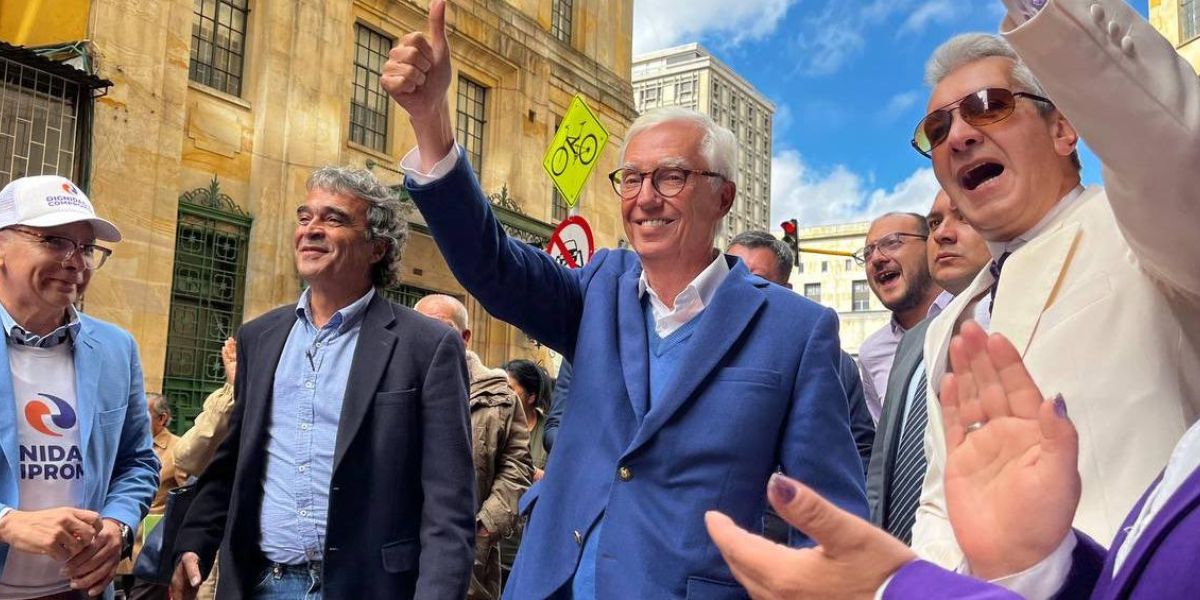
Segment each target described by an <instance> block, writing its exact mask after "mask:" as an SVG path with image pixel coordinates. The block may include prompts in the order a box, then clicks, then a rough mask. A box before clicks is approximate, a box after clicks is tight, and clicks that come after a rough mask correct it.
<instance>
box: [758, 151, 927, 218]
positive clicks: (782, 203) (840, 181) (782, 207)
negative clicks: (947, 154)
mask: <svg viewBox="0 0 1200 600" xmlns="http://www.w3.org/2000/svg"><path fill="white" fill-rule="evenodd" d="M937 191H938V183H937V179H935V178H934V176H933V169H931V168H929V167H924V168H921V169H917V170H916V171H914V172H913V173H912V174H911V175H909V176H908V178H906V179H905V180H904V181H901V182H900V183H898V184H896V185H895V186H893V187H892V188H891V189H883V188H877V187H874V186H873V182H872V181H871V180H870V179H869V178H864V177H863V176H862V175H859V174H858V173H855V172H853V171H851V170H850V169H848V168H846V167H845V166H843V165H837V166H835V167H833V169H831V170H829V171H828V172H819V171H815V170H813V169H812V168H811V167H810V166H809V165H808V164H806V163H805V162H804V159H803V157H801V156H800V153H799V152H796V151H795V150H784V151H782V152H780V153H778V154H776V155H775V156H774V157H773V158H772V159H771V222H772V223H779V222H782V221H785V220H787V219H792V218H795V219H799V220H800V224H801V226H802V227H805V226H810V225H826V224H830V223H849V222H854V221H869V220H871V219H872V218H874V217H876V216H879V215H881V214H883V213H885V212H889V211H911V212H916V213H920V214H925V212H926V211H927V210H928V209H929V206H930V205H931V204H932V203H933V197H934V195H935V194H937Z"/></svg>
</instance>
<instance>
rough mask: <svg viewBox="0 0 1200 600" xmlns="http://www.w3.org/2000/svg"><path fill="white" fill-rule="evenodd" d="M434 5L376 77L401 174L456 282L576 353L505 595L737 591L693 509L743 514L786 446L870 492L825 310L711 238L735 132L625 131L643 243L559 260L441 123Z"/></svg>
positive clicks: (680, 127) (809, 468)
mask: <svg viewBox="0 0 1200 600" xmlns="http://www.w3.org/2000/svg"><path fill="white" fill-rule="evenodd" d="M445 8H446V7H445V4H444V2H440V1H436V0H435V2H433V3H432V5H431V6H430V32H429V34H428V35H426V34H424V33H414V34H410V35H409V36H406V37H405V38H404V39H403V40H402V41H401V43H400V45H399V46H398V47H397V48H395V49H393V50H392V52H391V55H390V59H389V61H388V63H387V65H386V66H385V69H384V73H383V77H382V84H383V86H384V88H385V89H386V90H387V91H388V93H389V94H390V95H391V96H392V97H393V98H394V99H395V100H396V101H397V103H398V104H399V105H400V106H402V107H403V108H404V109H405V111H407V113H408V115H409V117H410V120H411V123H412V125H413V129H414V133H415V134H416V139H417V142H418V147H417V149H416V150H414V151H413V152H410V153H409V155H408V156H407V157H405V159H404V160H403V161H402V165H403V166H404V168H405V169H406V172H407V174H408V179H407V186H408V190H409V192H410V193H411V194H412V196H413V198H414V200H415V202H416V204H417V206H418V208H419V209H420V210H421V213H422V214H423V215H424V217H425V221H426V223H428V225H429V228H430V231H431V232H432V233H433V237H434V239H435V240H436V241H437V243H438V245H439V247H440V248H441V250H442V253H443V254H444V255H445V257H446V260H447V262H448V263H449V265H450V268H451V269H452V270H453V271H454V273H455V275H456V276H457V277H458V279H459V281H460V282H461V283H462V284H463V286H464V287H465V288H466V289H467V290H468V291H470V292H471V293H472V294H473V295H474V296H475V297H476V298H478V299H479V301H480V302H481V303H482V304H483V305H484V307H485V308H487V310H488V311H489V312H490V313H491V314H493V315H495V316H497V317H499V318H501V319H504V320H505V321H508V322H510V323H513V324H514V325H517V326H518V327H520V328H521V329H522V330H524V331H526V332H528V333H530V334H531V335H532V336H533V337H535V338H537V339H538V340H541V341H542V342H544V343H546V344H547V345H548V346H550V347H551V348H553V349H555V350H556V351H559V352H561V353H563V355H564V356H566V358H567V359H569V360H570V361H571V362H572V365H573V366H574V367H575V372H574V381H573V382H572V385H571V392H570V398H569V399H568V402H567V409H566V414H565V415H564V417H563V422H562V428H561V431H560V432H559V435H558V439H557V441H556V444H555V450H554V454H553V456H552V458H551V459H550V462H549V465H548V468H547V470H546V476H545V479H543V480H542V481H541V483H540V485H539V486H536V489H535V490H531V491H530V492H529V493H528V494H527V497H526V498H525V499H524V500H523V504H524V505H525V506H526V507H527V510H528V511H529V512H530V519H529V522H528V525H527V528H526V530H525V534H524V539H523V541H522V544H521V550H520V552H519V553H518V556H517V558H516V563H515V565H514V568H513V573H512V576H511V578H510V579H509V583H508V586H507V589H506V590H505V597H507V598H521V599H526V598H547V597H572V598H576V599H585V598H586V599H591V598H656V599H657V598H710V599H711V598H744V597H745V596H746V592H745V590H744V589H743V588H741V586H739V585H738V584H737V583H736V582H735V581H734V580H733V577H732V576H731V574H730V572H729V570H728V568H727V567H726V566H725V565H724V564H723V562H722V561H721V559H720V556H719V555H718V553H717V550H716V548H715V547H714V546H713V545H712V543H711V542H710V541H709V539H708V537H707V535H706V534H705V530H704V519H703V515H704V511H706V510H710V509H716V508H719V509H720V510H722V511H724V512H726V514H729V515H731V516H732V517H733V518H734V519H735V520H737V521H738V522H739V523H742V524H743V525H746V526H750V525H751V524H752V523H753V522H755V521H756V520H757V519H758V518H759V517H760V516H761V515H762V512H763V509H764V508H765V500H764V498H763V494H762V489H763V486H764V485H765V484H766V482H767V480H768V478H769V477H770V476H771V473H772V472H773V471H774V469H775V467H776V465H782V467H783V470H784V471H785V472H786V473H788V474H790V475H792V476H794V477H797V478H799V479H800V480H802V481H805V482H807V483H808V484H809V485H811V486H813V487H814V488H816V489H819V490H821V492H822V493H823V494H825V495H826V497H829V498H832V501H833V502H834V503H836V504H838V505H839V506H841V507H843V508H845V509H847V510H849V511H851V512H853V513H856V514H860V515H865V514H866V512H867V509H866V492H865V484H864V477H863V468H862V461H861V460H860V459H859V457H858V453H857V451H856V449H855V444H854V439H853V437H852V436H851V433H850V427H849V416H848V408H847V402H846V396H845V392H844V391H843V390H842V385H841V383H840V379H839V376H838V372H839V362H840V355H839V350H838V335H837V317H836V315H835V314H834V312H833V311H832V310H829V309H825V308H822V307H820V306H818V305H816V304H813V303H812V302H809V301H807V300H805V299H804V298H801V297H800V296H798V295H797V294H795V293H792V292H790V291H788V290H786V289H784V288H782V287H779V286H775V285H771V284H769V283H767V282H766V281H765V280H763V279H761V278H759V277H755V276H752V275H751V274H750V273H749V272H748V271H747V270H746V267H745V265H744V264H742V263H741V262H739V261H737V260H736V259H733V258H732V257H727V256H725V255H723V254H721V253H720V252H718V251H717V250H715V249H714V248H713V240H714V239H715V235H716V233H717V230H718V228H719V226H720V223H721V219H722V217H724V216H725V214H726V213H727V212H728V211H729V209H730V206H731V205H732V204H733V200H734V195H735V192H736V186H735V185H734V182H733V181H732V178H733V172H734V164H735V160H736V143H735V141H734V138H733V135H732V134H731V133H730V132H729V131H728V130H727V129H725V128H722V127H720V126H718V125H716V124H715V123H713V122H712V121H711V120H710V119H709V118H708V117H706V116H704V115H701V114H699V113H695V112H692V111H686V110H679V109H676V110H669V111H663V112H658V113H653V114H648V115H646V116H644V117H642V118H640V119H638V120H637V121H636V122H635V123H634V124H633V125H632V127H631V128H630V131H629V132H628V134H627V136H626V145H625V148H624V149H623V152H622V160H621V165H622V166H621V167H620V168H619V169H617V170H616V171H615V172H613V173H612V175H611V179H612V184H613V188H614V190H615V192H616V194H617V195H618V196H619V200H618V199H614V200H615V201H619V202H621V209H622V217H623V221H624V227H625V233H626V235H627V237H628V239H629V241H630V243H631V245H632V247H633V248H634V250H635V251H636V252H630V251H623V250H616V251H607V250H601V251H599V252H597V253H596V255H595V256H594V257H593V258H592V260H591V262H589V263H588V264H587V266H586V267H585V268H583V269H579V270H569V269H565V268H561V267H560V266H558V265H557V264H556V263H555V262H554V261H553V260H552V259H550V257H548V256H547V255H545V254H544V253H542V252H539V251H537V250H536V249H533V248H531V247H530V246H528V245H526V244H524V243H522V242H520V241H518V240H513V239H510V238H508V237H507V236H505V234H504V233H503V230H502V229H501V228H500V224H499V222H498V221H497V220H496V218H495V217H494V215H493V214H492V213H491V211H490V209H489V208H488V202H487V200H486V199H485V197H484V195H483V193H482V191H481V190H480V188H479V185H478V183H477V182H476V180H475V178H474V177H473V176H472V171H471V167H470V165H469V164H468V163H467V160H466V158H465V157H464V155H463V154H462V152H461V151H460V150H459V149H458V148H456V146H455V143H454V139H453V136H452V131H453V128H452V127H451V122H450V119H449V114H450V113H449V107H448V102H447V97H446V96H447V90H448V88H449V83H450V78H451V72H452V68H451V63H450V52H449V48H448V45H447V41H446V36H445V29H444V28H445ZM796 543H798V544H800V543H807V540H802V539H797V541H796Z"/></svg>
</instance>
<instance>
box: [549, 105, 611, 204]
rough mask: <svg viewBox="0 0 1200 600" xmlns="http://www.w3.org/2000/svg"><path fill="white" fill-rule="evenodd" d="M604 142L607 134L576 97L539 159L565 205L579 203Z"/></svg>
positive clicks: (598, 121) (606, 139) (606, 140)
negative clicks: (543, 154) (580, 194)
mask: <svg viewBox="0 0 1200 600" xmlns="http://www.w3.org/2000/svg"><path fill="white" fill-rule="evenodd" d="M607 143H608V132H607V131H605V130H604V126H603V125H601V124H600V120H599V119H597V118H596V115H595V114H594V113H592V111H591V109H589V108H588V106H587V103H586V102H584V101H583V97H582V96H579V95H578V94H577V95H576V96H575V98H574V99H572V100H571V106H570V107H569V108H567V114H566V115H564V116H563V120H562V124H561V125H560V126H559V127H558V131H557V132H555V134H554V141H552V142H551V143H550V147H549V148H547V149H546V155H545V156H544V157H543V158H542V167H543V168H545V169H546V173H548V174H549V175H550V179H551V180H553V181H554V187H556V188H558V191H559V193H561V194H562V195H563V198H564V199H566V201H567V206H575V203H577V202H578V201H579V193H580V192H581V191H582V190H583V184H584V183H585V182H586V181H587V178H588V175H590V174H591V173H592V170H593V169H594V168H595V166H596V159H597V158H599V156H600V152H602V151H603V150H604V145H605V144H607Z"/></svg>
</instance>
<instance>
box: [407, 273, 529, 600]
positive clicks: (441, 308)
mask: <svg viewBox="0 0 1200 600" xmlns="http://www.w3.org/2000/svg"><path fill="white" fill-rule="evenodd" d="M413 309H414V310H416V311H417V312H419V313H421V314H423V315H425V316H427V317H430V318H434V319H437V320H439V321H441V322H443V323H445V324H446V325H449V326H450V327H451V328H453V329H454V330H455V331H457V332H458V334H459V335H460V336H462V340H463V345H464V346H470V344H471V323H470V318H469V315H468V314H467V307H466V306H463V304H462V302H459V301H458V299H457V298H454V297H453V296H446V295H444V294H430V295H428V296H425V297H424V298H421V299H420V300H419V301H417V304H416V306H414V307H413ZM467 374H468V375H469V376H470V381H471V389H470V402H471V431H472V437H471V442H472V447H473V449H474V462H475V498H476V499H477V500H479V509H478V512H477V514H476V516H475V531H476V533H475V567H474V569H473V570H472V572H471V587H470V589H469V590H468V591H467V599H468V600H499V598H500V580H501V571H500V541H501V540H504V539H507V538H511V537H513V535H514V533H515V531H516V529H517V527H518V525H519V524H518V522H517V502H518V501H519V500H520V499H521V494H523V493H525V490H526V489H527V488H528V487H529V484H530V478H531V477H532V475H533V463H532V462H531V461H530V458H529V453H530V443H529V428H528V427H527V426H526V419H525V408H524V406H523V405H522V402H521V401H520V400H519V399H518V397H517V394H516V393H515V392H514V391H513V390H512V389H510V388H509V378H508V374H507V373H506V372H505V371H504V370H503V369H489V368H487V367H486V366H484V364H483V361H481V360H480V359H479V355H477V354H475V353H474V352H472V351H470V350H468V351H467Z"/></svg>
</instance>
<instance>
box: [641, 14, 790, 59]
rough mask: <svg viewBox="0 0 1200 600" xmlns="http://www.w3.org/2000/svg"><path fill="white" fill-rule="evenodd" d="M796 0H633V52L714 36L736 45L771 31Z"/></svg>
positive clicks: (647, 50)
mask: <svg viewBox="0 0 1200 600" xmlns="http://www.w3.org/2000/svg"><path fill="white" fill-rule="evenodd" d="M796 2H797V0H739V1H738V2H728V1H727V0H636V2H635V3H634V6H633V53H634V55H638V54H642V53H645V52H651V51H654V50H661V49H663V48H669V47H671V46H675V45H677V44H681V43H686V42H692V41H696V40H699V39H700V38H701V37H703V36H706V35H707V36H712V37H718V38H719V39H721V40H722V43H724V44H727V45H731V46H736V45H738V44H740V43H742V42H745V41H749V40H756V39H761V38H763V37H766V36H769V35H771V34H772V33H774V32H775V28H776V27H777V26H778V25H779V23H780V21H782V20H783V17H784V15H785V14H787V10H788V8H789V7H790V6H792V5H793V4H795V3H796Z"/></svg>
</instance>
